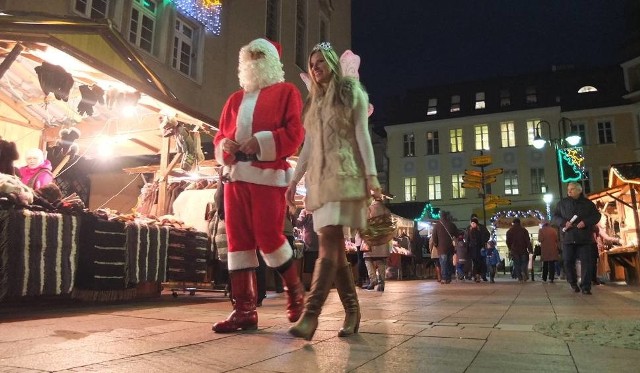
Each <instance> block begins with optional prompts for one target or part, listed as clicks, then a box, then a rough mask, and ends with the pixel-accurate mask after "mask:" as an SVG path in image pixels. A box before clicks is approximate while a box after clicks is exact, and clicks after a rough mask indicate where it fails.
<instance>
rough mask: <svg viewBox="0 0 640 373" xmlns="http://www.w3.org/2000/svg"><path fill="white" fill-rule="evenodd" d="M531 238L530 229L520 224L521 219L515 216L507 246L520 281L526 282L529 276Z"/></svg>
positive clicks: (508, 234) (508, 232)
mask: <svg viewBox="0 0 640 373" xmlns="http://www.w3.org/2000/svg"><path fill="white" fill-rule="evenodd" d="M530 246H531V238H530V237H529V231H527V229H526V228H525V227H523V226H522V225H520V219H519V218H515V219H513V222H512V223H511V228H509V230H508V231H507V247H508V248H509V254H510V255H511V259H512V260H513V267H514V269H513V271H514V274H515V275H516V276H517V278H518V282H524V279H525V278H527V277H528V276H527V265H528V264H529V247H530Z"/></svg>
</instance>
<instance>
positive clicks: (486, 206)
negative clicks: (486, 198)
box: [484, 203, 498, 210]
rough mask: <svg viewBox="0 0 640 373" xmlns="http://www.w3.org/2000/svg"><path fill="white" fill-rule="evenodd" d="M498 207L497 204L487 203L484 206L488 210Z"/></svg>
mask: <svg viewBox="0 0 640 373" xmlns="http://www.w3.org/2000/svg"><path fill="white" fill-rule="evenodd" d="M496 207H498V205H496V204H495V203H485V204H484V208H485V209H487V210H493V209H495V208H496Z"/></svg>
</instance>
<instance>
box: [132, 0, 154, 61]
mask: <svg viewBox="0 0 640 373" xmlns="http://www.w3.org/2000/svg"><path fill="white" fill-rule="evenodd" d="M156 11H157V4H156V0H134V1H133V7H132V8H131V23H130V24H129V42H131V43H132V44H135V45H136V46H138V47H139V48H140V49H143V50H145V51H147V52H149V53H151V52H152V48H153V34H154V31H155V30H154V29H155V24H156Z"/></svg>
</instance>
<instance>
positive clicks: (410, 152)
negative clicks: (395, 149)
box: [404, 133, 416, 157]
mask: <svg viewBox="0 0 640 373" xmlns="http://www.w3.org/2000/svg"><path fill="white" fill-rule="evenodd" d="M404 156H405V157H415V156H416V142H415V139H414V137H413V133H405V134H404Z"/></svg>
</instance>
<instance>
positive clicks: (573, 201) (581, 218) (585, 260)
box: [553, 183, 601, 295]
mask: <svg viewBox="0 0 640 373" xmlns="http://www.w3.org/2000/svg"><path fill="white" fill-rule="evenodd" d="M567 195H568V197H565V198H563V199H562V200H560V202H558V204H557V205H556V208H555V211H554V213H553V222H554V223H555V224H556V225H557V226H558V227H561V228H562V255H563V258H564V264H565V269H566V271H567V282H569V284H570V285H571V288H572V289H573V291H575V292H576V293H578V292H580V290H582V294H587V295H590V294H591V280H592V278H593V254H592V251H591V250H592V244H593V230H594V225H596V224H598V222H599V221H600V217H601V214H600V212H599V211H598V209H597V208H596V205H595V204H594V203H593V202H591V201H590V200H588V199H587V198H586V197H585V196H584V195H583V194H582V185H580V184H578V183H569V184H568V185H567ZM578 258H579V259H580V263H581V265H580V267H581V269H582V271H581V281H580V286H579V287H578V279H577V274H576V259H578Z"/></svg>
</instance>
